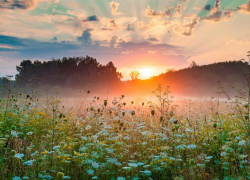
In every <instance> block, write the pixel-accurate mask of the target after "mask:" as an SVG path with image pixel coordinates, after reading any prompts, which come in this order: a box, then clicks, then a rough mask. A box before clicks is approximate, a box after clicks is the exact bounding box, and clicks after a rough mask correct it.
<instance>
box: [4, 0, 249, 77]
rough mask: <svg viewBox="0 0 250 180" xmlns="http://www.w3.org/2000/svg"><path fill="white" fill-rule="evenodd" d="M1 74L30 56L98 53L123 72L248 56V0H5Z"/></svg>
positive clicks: (150, 71) (44, 57) (10, 71)
mask: <svg viewBox="0 0 250 180" xmlns="http://www.w3.org/2000/svg"><path fill="white" fill-rule="evenodd" d="M0 12H1V15H0V76H5V75H8V74H13V75H14V74H16V70H15V66H16V65H18V64H19V63H20V61H21V60H23V59H30V60H41V61H45V60H46V61H47V60H51V59H52V58H55V59H57V58H62V57H64V56H66V57H70V56H86V55H89V56H92V57H94V58H97V60H98V61H99V62H100V63H102V64H105V63H108V62H109V61H113V62H114V64H115V66H116V67H118V71H120V72H122V74H123V76H124V78H123V79H124V80H126V79H129V72H130V71H132V70H138V71H139V72H141V78H142V79H145V78H149V77H148V76H149V75H148V74H150V75H157V74H160V73H163V72H166V70H167V69H169V68H175V69H180V68H184V67H187V66H189V63H190V62H192V61H195V62H196V63H197V64H198V65H203V64H209V63H213V62H218V61H227V60H239V59H242V58H247V57H246V55H247V51H249V50H250V1H246V0H115V1H110V0H70V1H69V0H22V1H21V0H0Z"/></svg>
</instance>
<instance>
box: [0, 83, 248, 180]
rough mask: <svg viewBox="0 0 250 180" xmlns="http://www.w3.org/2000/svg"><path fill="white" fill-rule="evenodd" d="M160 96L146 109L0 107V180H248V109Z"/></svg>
mask: <svg viewBox="0 0 250 180" xmlns="http://www.w3.org/2000/svg"><path fill="white" fill-rule="evenodd" d="M160 88H161V87H158V89H157V90H156V91H155V93H154V95H155V99H156V100H154V101H144V100H145V99H142V98H141V99H140V98H139V99H136V100H131V99H127V97H126V96H124V95H121V96H119V97H112V98H110V97H109V98H106V97H101V96H100V97H98V96H94V97H93V96H92V95H91V92H90V91H88V92H86V93H85V92H82V93H83V94H84V95H83V96H80V97H79V98H78V99H76V100H67V99H63V98H60V97H58V96H57V95H55V94H54V95H47V96H41V97H39V98H34V97H31V96H30V95H27V94H18V95H15V96H14V95H9V97H8V98H7V99H6V98H5V99H4V98H3V99H1V102H0V103H1V106H0V154H1V155H0V177H1V178H0V179H3V180H4V179H13V180H22V179H58V180H61V179H72V180H73V179H75V180H77V179H112V180H125V179H133V180H136V179H151V180H164V179H174V180H184V179H197V180H198V179H213V180H216V179H223V180H229V179H230V180H233V179H235V180H236V179H242V180H243V179H244V180H245V179H250V157H249V154H250V138H249V135H250V134H249V127H250V126H249V116H248V115H244V117H242V113H241V112H239V110H241V109H242V108H243V109H245V110H246V111H247V109H249V107H248V106H247V105H246V104H245V105H244V104H243V105H242V104H241V103H232V102H231V101H230V100H228V99H226V100H224V99H219V98H212V99H202V100H200V99H185V98H183V99H174V98H173V97H172V96H171V94H170V91H168V89H166V91H163V89H160ZM237 108H238V109H237Z"/></svg>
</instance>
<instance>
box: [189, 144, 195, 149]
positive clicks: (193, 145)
mask: <svg viewBox="0 0 250 180" xmlns="http://www.w3.org/2000/svg"><path fill="white" fill-rule="evenodd" d="M187 148H188V149H195V148H196V145H195V144H190V145H188V146H187Z"/></svg>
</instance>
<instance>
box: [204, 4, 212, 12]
mask: <svg viewBox="0 0 250 180" xmlns="http://www.w3.org/2000/svg"><path fill="white" fill-rule="evenodd" d="M211 9H212V6H211V4H208V5H206V6H205V7H204V9H203V10H206V11H211Z"/></svg>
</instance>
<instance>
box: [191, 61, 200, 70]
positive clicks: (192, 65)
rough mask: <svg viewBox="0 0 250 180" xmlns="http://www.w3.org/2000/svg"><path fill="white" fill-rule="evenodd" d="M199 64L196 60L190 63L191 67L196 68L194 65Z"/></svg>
mask: <svg viewBox="0 0 250 180" xmlns="http://www.w3.org/2000/svg"><path fill="white" fill-rule="evenodd" d="M197 66H198V65H197V64H196V62H195V61H192V62H191V63H190V65H189V68H194V67H197Z"/></svg>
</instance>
